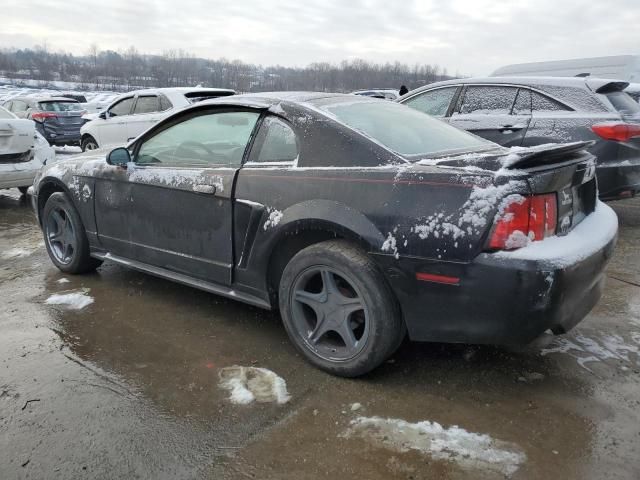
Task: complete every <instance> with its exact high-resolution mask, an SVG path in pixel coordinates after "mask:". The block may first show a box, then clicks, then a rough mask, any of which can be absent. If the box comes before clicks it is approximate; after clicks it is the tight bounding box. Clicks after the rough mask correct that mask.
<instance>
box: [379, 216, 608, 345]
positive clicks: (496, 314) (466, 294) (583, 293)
mask: <svg viewBox="0 0 640 480" xmlns="http://www.w3.org/2000/svg"><path fill="white" fill-rule="evenodd" d="M598 225H599V227H598V228H595V227H596V226H598ZM581 227H582V228H581ZM585 232H586V237H585ZM596 237H597V238H596ZM579 238H582V241H575V240H576V239H579ZM616 238H617V218H616V216H615V213H613V211H612V210H611V209H610V208H609V207H607V206H606V205H603V204H599V205H598V209H597V210H596V212H594V213H593V214H591V215H590V216H589V217H587V219H585V220H584V221H583V222H582V223H581V224H580V225H578V226H577V227H576V228H575V229H574V230H573V231H572V232H571V233H570V234H569V235H567V236H566V237H558V238H556V239H552V240H554V242H552V246H553V247H554V248H552V249H550V251H549V253H548V255H546V254H545V249H542V248H536V249H534V250H533V251H532V252H533V253H532V254H531V255H530V257H531V258H527V255H528V252H527V250H528V248H525V249H521V250H519V251H515V252H508V253H502V252H501V253H499V254H489V253H485V254H481V255H479V256H478V257H477V258H476V259H475V260H474V261H473V262H471V263H469V264H446V265H443V264H441V263H433V262H428V261H424V260H417V259H400V260H399V261H397V262H396V263H398V264H399V266H400V270H401V271H402V272H401V273H400V272H399V271H398V268H397V267H398V265H396V267H395V268H393V267H391V263H392V261H391V260H389V259H387V260H386V261H387V262H390V263H388V264H387V266H386V268H385V271H386V272H387V274H388V275H387V278H388V279H389V281H390V283H391V285H392V288H393V289H394V291H395V293H396V295H397V297H398V300H399V301H400V304H401V307H402V311H403V314H404V318H405V322H406V325H407V329H408V332H409V336H410V337H411V339H412V340H417V341H433V342H447V343H483V344H524V343H528V342H530V341H532V340H534V339H535V338H536V337H538V336H540V335H541V334H542V333H544V332H545V331H546V330H549V329H551V330H552V331H553V332H554V333H564V332H567V331H568V330H570V329H571V328H572V327H574V326H575V325H576V324H577V323H579V322H580V321H581V320H582V319H583V318H584V317H585V316H586V315H587V314H588V313H589V312H590V311H591V309H592V308H593V307H594V306H595V305H596V303H597V302H598V300H599V299H600V296H601V295H602V290H603V288H604V281H605V273H604V269H605V266H606V264H607V262H608V261H609V259H610V258H611V256H612V255H613V250H614V247H615V243H616ZM538 243H539V244H543V243H545V242H538ZM533 245H535V244H533ZM391 268H393V270H394V271H393V274H391V275H389V273H390V269H391ZM418 272H429V273H438V274H441V275H447V276H454V277H457V278H459V283H458V284H457V285H446V284H438V283H428V282H419V281H417V280H416V276H415V275H416V273H418Z"/></svg>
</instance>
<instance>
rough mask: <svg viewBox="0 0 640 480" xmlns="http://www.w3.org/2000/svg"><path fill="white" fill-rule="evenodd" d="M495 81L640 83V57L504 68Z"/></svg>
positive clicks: (531, 64) (597, 58)
mask: <svg viewBox="0 0 640 480" xmlns="http://www.w3.org/2000/svg"><path fill="white" fill-rule="evenodd" d="M491 76H493V77H507V76H508V77H513V76H516V77H577V76H584V77H587V76H591V77H599V78H613V79H616V80H625V81H627V82H639V83H640V55H615V56H610V57H592V58H574V59H571V60H556V61H551V62H533V63H518V64H514V65H506V66H504V67H500V68H499V69H497V70H496V71H495V72H493V73H492V74H491Z"/></svg>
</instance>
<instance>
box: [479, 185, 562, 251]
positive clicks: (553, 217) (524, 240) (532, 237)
mask: <svg viewBox="0 0 640 480" xmlns="http://www.w3.org/2000/svg"><path fill="white" fill-rule="evenodd" d="M507 200H508V202H507V203H506V204H505V205H503V207H502V208H501V211H500V212H499V214H498V215H497V217H496V220H495V223H494V225H493V230H492V231H491V237H490V238H489V248H490V249H491V250H514V249H516V248H521V247H524V246H526V245H527V244H528V243H529V242H530V241H537V240H544V239H545V238H547V237H551V236H553V235H555V233H556V227H557V224H558V201H557V199H556V194H555V193H549V194H545V195H533V196H530V197H522V196H514V198H512V199H510V200H509V199H507Z"/></svg>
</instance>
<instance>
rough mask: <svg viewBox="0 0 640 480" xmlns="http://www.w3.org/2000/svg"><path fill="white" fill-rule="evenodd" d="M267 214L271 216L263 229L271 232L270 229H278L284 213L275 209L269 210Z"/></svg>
mask: <svg viewBox="0 0 640 480" xmlns="http://www.w3.org/2000/svg"><path fill="white" fill-rule="evenodd" d="M267 213H268V214H269V217H268V218H267V221H266V222H264V226H263V228H264V229H265V230H269V229H270V228H274V227H277V226H278V224H279V223H280V220H282V215H283V214H282V212H281V211H280V210H276V209H275V208H269V209H267Z"/></svg>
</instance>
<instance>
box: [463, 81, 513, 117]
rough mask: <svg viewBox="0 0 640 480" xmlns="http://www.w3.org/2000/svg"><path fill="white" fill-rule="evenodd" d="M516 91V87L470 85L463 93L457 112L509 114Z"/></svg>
mask: <svg viewBox="0 0 640 480" xmlns="http://www.w3.org/2000/svg"><path fill="white" fill-rule="evenodd" d="M517 93H518V89H517V88H516V87H500V86H476V85H471V86H469V87H467V89H466V90H465V92H464V94H463V98H462V103H461V104H460V107H459V109H458V112H459V113H460V114H475V115H509V114H510V113H511V108H512V107H513V103H514V102H515V99H516V94H517Z"/></svg>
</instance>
